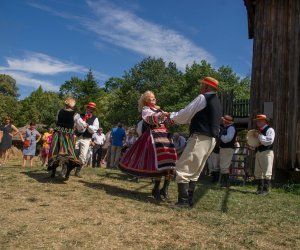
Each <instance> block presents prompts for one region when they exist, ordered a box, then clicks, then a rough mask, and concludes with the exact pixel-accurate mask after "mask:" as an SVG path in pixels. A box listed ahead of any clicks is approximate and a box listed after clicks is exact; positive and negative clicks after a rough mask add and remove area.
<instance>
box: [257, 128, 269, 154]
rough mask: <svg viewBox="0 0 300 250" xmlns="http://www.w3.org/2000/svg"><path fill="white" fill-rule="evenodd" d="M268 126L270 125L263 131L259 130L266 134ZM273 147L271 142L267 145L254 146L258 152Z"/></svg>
mask: <svg viewBox="0 0 300 250" xmlns="http://www.w3.org/2000/svg"><path fill="white" fill-rule="evenodd" d="M269 128H270V126H266V127H265V128H264V129H263V131H261V133H262V134H263V135H264V136H266V135H267V131H268V129H269ZM272 149H273V143H272V144H271V145H269V146H264V145H260V146H258V147H257V148H256V150H257V151H259V152H263V151H266V150H272Z"/></svg>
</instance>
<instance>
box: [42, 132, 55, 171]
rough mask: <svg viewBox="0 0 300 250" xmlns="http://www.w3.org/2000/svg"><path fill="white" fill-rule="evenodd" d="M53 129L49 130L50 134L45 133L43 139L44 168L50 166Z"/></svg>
mask: <svg viewBox="0 0 300 250" xmlns="http://www.w3.org/2000/svg"><path fill="white" fill-rule="evenodd" d="M53 132H54V130H53V128H49V132H45V133H44V134H43V137H42V141H43V146H42V152H41V155H42V160H43V166H44V167H46V166H47V165H48V157H49V149H50V145H51V141H52V135H53Z"/></svg>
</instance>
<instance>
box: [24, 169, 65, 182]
mask: <svg viewBox="0 0 300 250" xmlns="http://www.w3.org/2000/svg"><path fill="white" fill-rule="evenodd" d="M21 174H24V175H27V176H28V177H30V178H32V179H34V180H36V181H38V182H40V183H53V184H66V183H65V182H64V179H63V178H61V177H56V178H51V177H50V174H49V173H45V172H41V171H40V170H33V171H27V172H21Z"/></svg>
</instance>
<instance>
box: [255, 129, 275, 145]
mask: <svg viewBox="0 0 300 250" xmlns="http://www.w3.org/2000/svg"><path fill="white" fill-rule="evenodd" d="M274 139H275V131H274V129H273V128H269V129H268V130H267V132H266V135H265V136H264V135H262V134H260V135H259V136H258V140H259V141H260V143H261V144H262V145H264V146H269V145H271V144H272V143H273V142H274Z"/></svg>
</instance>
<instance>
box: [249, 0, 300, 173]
mask: <svg viewBox="0 0 300 250" xmlns="http://www.w3.org/2000/svg"><path fill="white" fill-rule="evenodd" d="M253 27H254V43H253V63H252V82H251V99H250V118H252V119H253V118H254V117H255V116H256V114H258V113H263V112H264V110H263V108H264V102H273V119H272V122H271V125H272V126H273V127H274V129H275V131H276V138H275V143H274V153H275V161H274V167H275V168H278V169H292V168H294V167H297V166H298V167H299V161H300V159H299V157H300V117H299V116H300V104H299V102H300V87H299V84H300V76H299V70H300V57H299V55H300V0H260V1H256V4H255V13H254V26H253ZM252 119H251V120H250V124H249V127H255V124H254V122H253V120H252Z"/></svg>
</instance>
